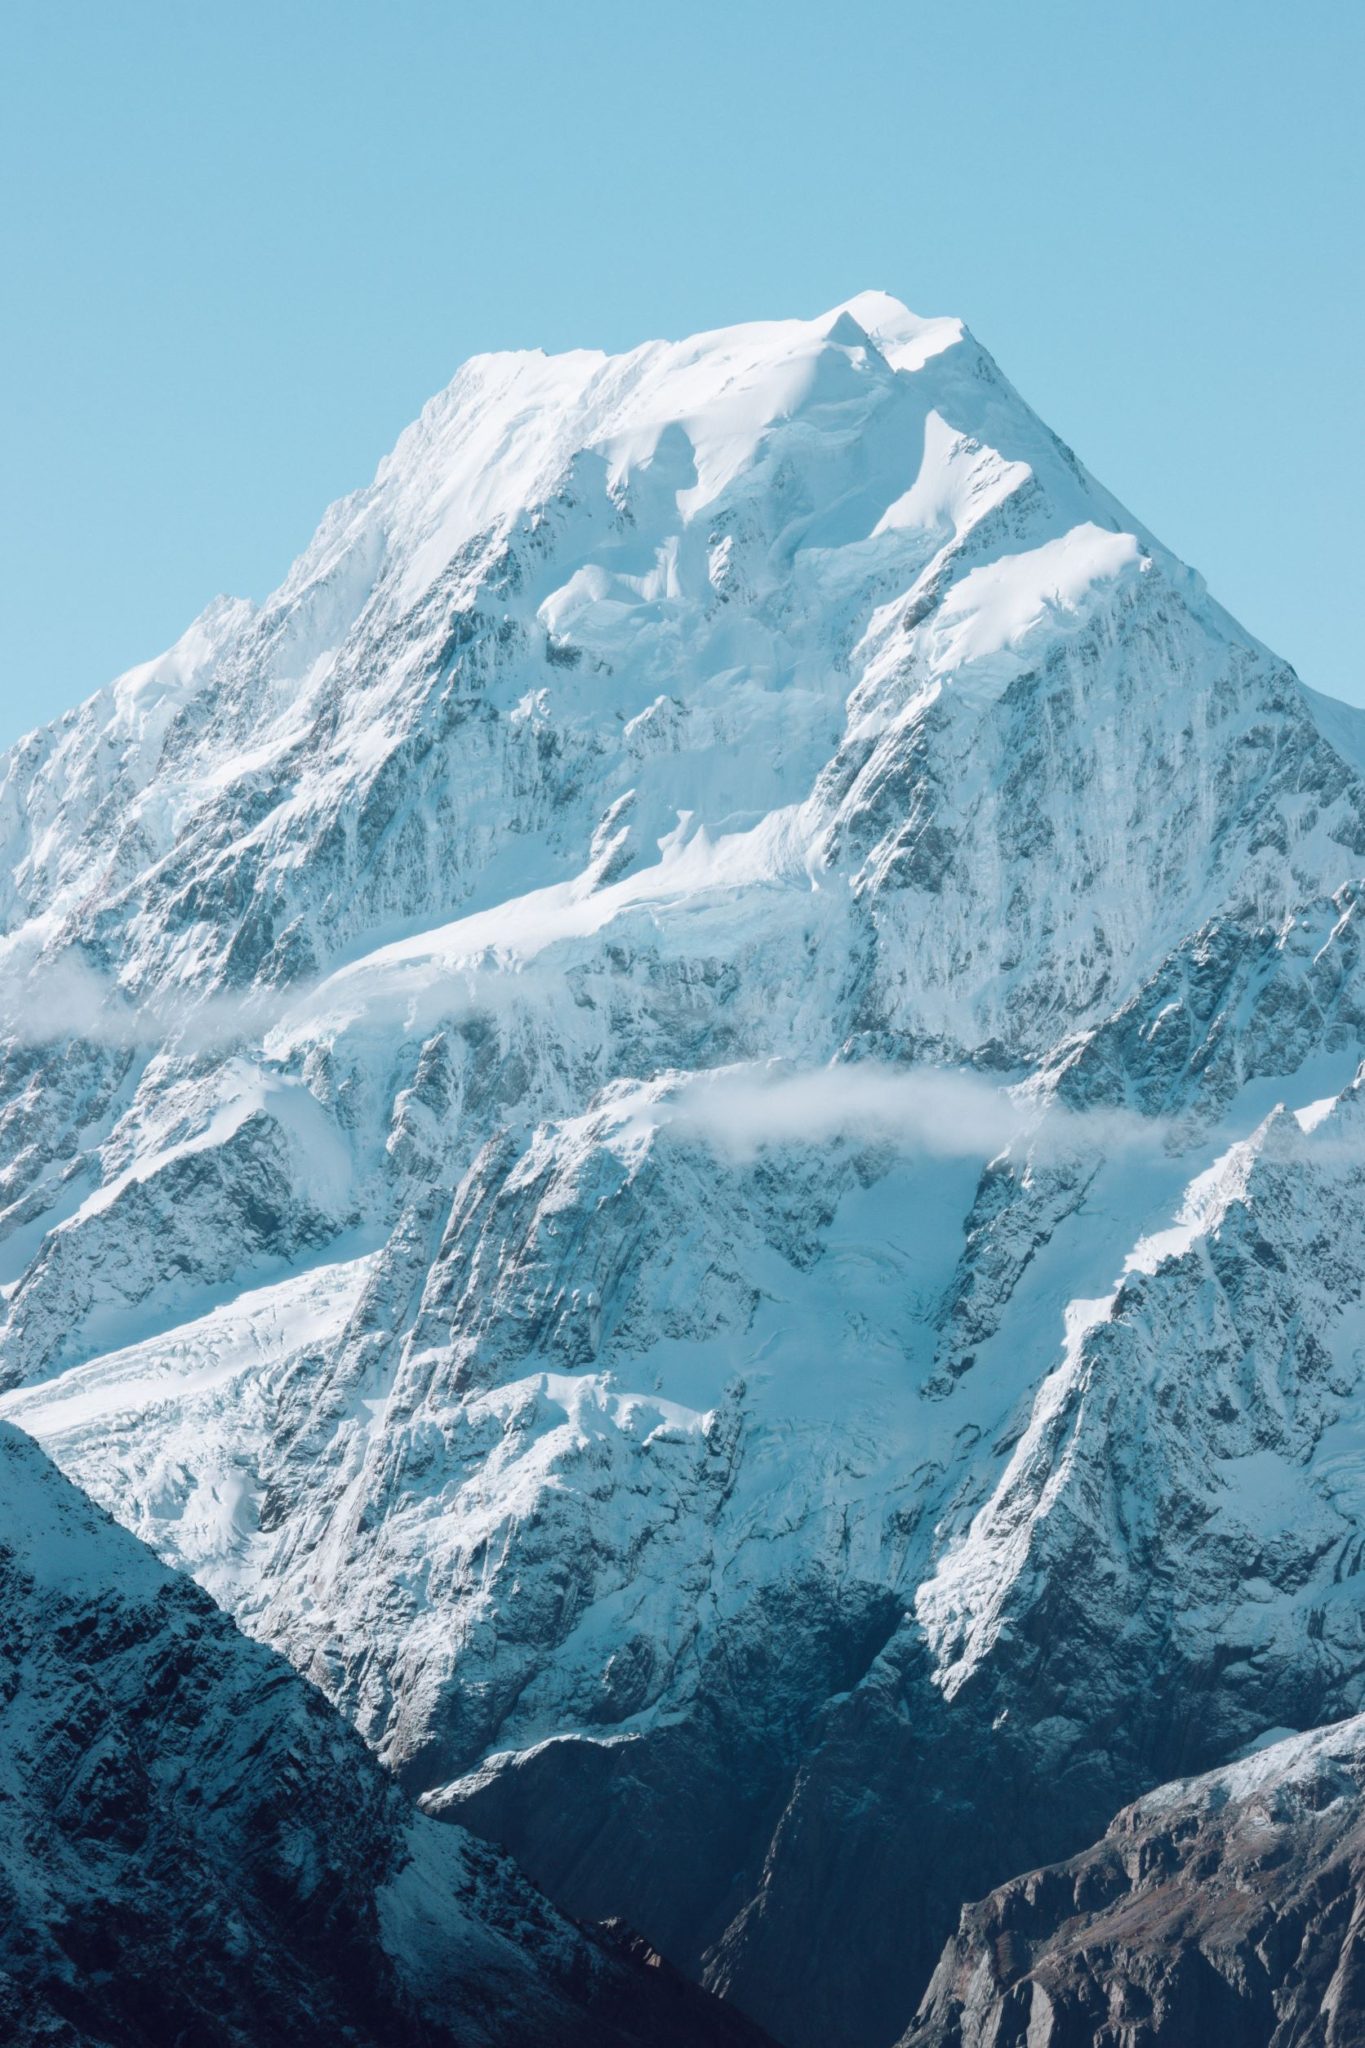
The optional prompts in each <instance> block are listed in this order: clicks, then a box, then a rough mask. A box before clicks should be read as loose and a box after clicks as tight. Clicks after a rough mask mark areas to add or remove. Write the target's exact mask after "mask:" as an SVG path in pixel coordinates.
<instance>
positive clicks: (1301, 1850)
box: [902, 1717, 1365, 2048]
mask: <svg viewBox="0 0 1365 2048" xmlns="http://www.w3.org/2000/svg"><path fill="white" fill-rule="evenodd" d="M1362 2042H1365V1717H1357V1718H1356V1719H1354V1720H1350V1721H1344V1722H1341V1723H1338V1724H1337V1725H1336V1726H1335V1727H1332V1728H1327V1729H1323V1730H1319V1731H1318V1732H1317V1733H1315V1734H1312V1735H1306V1736H1295V1737H1293V1738H1291V1739H1289V1740H1287V1741H1283V1742H1279V1743H1276V1744H1275V1745H1273V1746H1272V1747H1270V1748H1268V1749H1264V1750H1261V1751H1259V1752H1258V1753H1257V1754H1256V1755H1254V1756H1252V1757H1249V1758H1247V1759H1246V1760H1244V1761H1243V1762H1241V1763H1237V1764H1232V1765H1229V1766H1228V1767H1227V1768H1226V1769H1224V1770H1221V1771H1215V1772H1212V1773H1210V1774H1209V1775H1208V1776H1207V1777H1203V1778H1196V1779H1192V1780H1188V1781H1184V1782H1180V1783H1177V1784H1175V1785H1169V1786H1164V1787H1162V1788H1161V1790H1159V1791H1157V1792H1153V1793H1151V1794H1149V1795H1148V1797H1147V1798H1145V1799H1142V1800H1139V1801H1138V1802H1137V1804H1136V1805H1134V1806H1130V1807H1127V1808H1125V1810H1124V1811H1123V1812H1122V1813H1120V1814H1119V1815H1118V1817H1117V1818H1116V1819H1115V1821H1114V1822H1113V1824H1112V1825H1111V1827H1110V1828H1109V1831H1108V1833H1107V1834H1106V1835H1105V1837H1104V1839H1103V1841H1101V1842H1099V1843H1097V1844H1096V1846H1095V1847H1094V1848H1092V1849H1088V1850H1086V1851H1085V1852H1084V1854H1082V1855H1080V1856H1075V1857H1073V1858H1071V1859H1070V1861H1068V1862H1065V1863H1058V1864H1054V1865H1052V1866H1051V1867H1050V1868H1049V1869H1045V1870H1035V1871H1032V1872H1030V1873H1029V1874H1028V1875H1027V1876H1026V1877H1019V1878H1015V1879H1013V1880H1012V1881H1011V1882H1010V1883H1009V1884H1006V1885H1002V1886H1000V1888H999V1889H998V1890H997V1891H994V1892H992V1893H991V1894H990V1896H989V1897H988V1898H986V1899H984V1900H982V1901H981V1902H980V1904H978V1905H973V1906H968V1907H966V1908H964V1910H963V1914H962V1918H961V1922H960V1924H959V1927H958V1931H957V1933H956V1935H955V1936H954V1937H953V1939H952V1940H951V1941H950V1942H949V1943H948V1945H947V1947H946V1948H945V1950H944V1952H943V1956H942V1958H941V1960H940V1962H939V1966H938V1969H937V1970H936V1971H935V1973H934V1977H933V1980H932V1982H931V1984H930V1986H929V1990H928V1992H927V1993H926V1995H925V1998H924V2002H923V2004H922V2005H921V2007H920V2010H919V2012H918V2014H917V2015H916V2017H915V2020H914V2022H913V2023H912V2025H911V2027H910V2029H909V2031H908V2032H907V2033H906V2035H905V2036H904V2040H903V2043H902V2048H1196V2044H1197V2048H1309V2044H1312V2048H1359V2044H1360V2043H1362Z"/></svg>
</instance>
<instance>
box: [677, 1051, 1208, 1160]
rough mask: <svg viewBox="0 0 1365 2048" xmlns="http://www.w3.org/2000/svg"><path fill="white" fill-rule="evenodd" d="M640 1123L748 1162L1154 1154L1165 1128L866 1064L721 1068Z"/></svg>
mask: <svg viewBox="0 0 1365 2048" xmlns="http://www.w3.org/2000/svg"><path fill="white" fill-rule="evenodd" d="M641 1114H642V1115H643V1117H644V1119H645V1120H646V1121H648V1122H650V1123H653V1124H655V1125H657V1126H664V1127H667V1128H669V1129H672V1130H675V1131H677V1132H679V1133H680V1134H681V1135H683V1136H688V1137H696V1138H699V1139H701V1140H703V1141H704V1142H705V1143H707V1144H709V1145H711V1146H713V1147H714V1148H716V1149H718V1150H720V1151H723V1152H726V1153H728V1154H731V1155H733V1156H734V1157H737V1158H740V1159H744V1158H749V1157H752V1156H753V1155H754V1154H755V1153H758V1152H761V1151H762V1150H763V1149H764V1148H765V1147H768V1146H773V1145H790V1144H809V1145H820V1144H828V1143H830V1142H831V1141H832V1140H834V1139H836V1138H849V1139H853V1140H855V1141H859V1142H862V1143H866V1144H885V1145H891V1146H893V1147H894V1148H895V1149H896V1150H897V1151H900V1152H910V1153H924V1154H926V1155H929V1156H931V1157H935V1158H940V1159H974V1158H980V1159H991V1158H994V1157H995V1156H996V1155H997V1154H999V1153H1001V1152H1004V1151H1006V1150H1007V1149H1009V1148H1010V1147H1012V1146H1019V1145H1026V1146H1027V1148H1028V1150H1029V1152H1030V1153H1031V1155H1032V1156H1033V1157H1034V1158H1039V1157H1044V1158H1045V1157H1049V1156H1051V1157H1060V1156H1061V1155H1062V1154H1063V1153H1068V1152H1075V1151H1080V1150H1093V1151H1102V1152H1106V1153H1109V1152H1115V1151H1119V1150H1134V1149H1143V1150H1154V1149H1158V1148H1159V1147H1160V1146H1161V1145H1162V1143H1163V1142H1164V1140H1165V1139H1166V1137H1167V1136H1168V1135H1169V1132H1170V1129H1171V1126H1170V1125H1169V1124H1168V1123H1166V1122H1165V1121H1164V1120H1163V1119H1160V1118H1153V1117H1140V1116H1136V1115H1134V1114H1132V1113H1131V1112H1129V1111H1126V1110H1115V1109H1086V1110H1076V1109H1068V1108H1065V1107H1064V1106H1062V1105H1061V1104H1059V1103H1057V1102H1056V1101H1054V1100H1052V1099H1050V1098H1048V1097H1046V1096H1044V1095H1042V1094H1040V1093H1039V1092H1038V1091H1037V1089H1036V1088H1030V1087H1016V1088H1008V1087H1001V1086H998V1085H996V1084H995V1083H993V1082H991V1081H989V1080H987V1079H986V1078H985V1077H984V1076H982V1075H979V1074H974V1073H971V1072H968V1071H965V1070H962V1069H954V1068H943V1067H893V1066H887V1065H884V1064H880V1063H877V1062H873V1061H861V1062H859V1063H857V1064H855V1065H838V1066H824V1067H818V1068H813V1069H807V1070H804V1071H799V1072H793V1071H791V1070H790V1069H786V1070H783V1069H774V1068H766V1067H733V1068H726V1069H724V1070H722V1071H721V1072H719V1073H716V1074H713V1075H704V1076H697V1077H696V1078H694V1079H692V1080H689V1081H687V1082H685V1083H684V1084H683V1085H682V1087H681V1088H679V1089H678V1091H677V1092H676V1093H675V1094H673V1095H671V1096H667V1097H664V1098H662V1099H658V1100H655V1101H653V1102H652V1103H650V1104H649V1106H648V1107H647V1108H644V1109H643V1110H642V1112H641Z"/></svg>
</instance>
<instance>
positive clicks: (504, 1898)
mask: <svg viewBox="0 0 1365 2048" xmlns="http://www.w3.org/2000/svg"><path fill="white" fill-rule="evenodd" d="M0 1479H2V1480H3V1484H0V1588H2V1589H3V1613H4V1621H3V1644H2V1645H0V1736H2V1737H3V1740H2V1742H0V1747H2V1748H3V1764H0V1841H2V1843H3V1856H0V1866H2V1870H3V1875H2V1876H0V1883H2V1884H3V1890H4V1915H3V1922H4V1925H3V1933H0V2025H2V2026H3V2031H4V2035H5V2038H6V2040H10V2041H15V2042H20V2041H23V2042H38V2041H43V2042H52V2043H60V2044H67V2043H69V2044H71V2048H77V2044H82V2048H105V2044H107V2048H164V2044H165V2043H167V2042H169V2041H188V2040H194V2041H202V2042H204V2043H206V2044H207V2043H222V2044H225V2048H226V2044H242V2048H261V2044H263V2043H265V2042H268V2041H280V2040H286V2039H288V2040H294V2041H299V2042H303V2043H307V2044H312V2043H317V2044H319V2048H321V2044H323V2043H327V2044H329V2048H331V2044H334V2043H337V2042H346V2043H351V2044H357V2048H359V2044H366V2048H371V2044H372V2048H378V2044H380V2043H385V2044H393V2043H397V2042H407V2043H411V2044H412V2048H452V2044H453V2043H455V2042H457V2041H458V2042H459V2043H461V2044H465V2043H487V2044H489V2048H501V2044H503V2043H507V2044H508V2048H515V2044H522V2043H524V2044H526V2048H530V2044H532V2043H540V2042H544V2041H546V2040H549V2039H553V2040H555V2041H564V2042H581V2043H583V2044H584V2048H588V2044H589V2043H591V2044H593V2048H596V2044H597V2043H599V2042H612V2043H616V2044H618V2048H631V2044H639V2048H644V2044H646V2043H648V2044H650V2048H653V2044H654V2043H656V2042H661V2041H662V2042H675V2043H677V2044H678V2048H692V2044H694V2043H703V2042H714V2043H715V2044H716V2048H746V2044H754V2048H759V2044H760V2043H761V2039H762V2037H761V2036H760V2035H759V2033H758V2031H757V2029H754V2028H750V2027H749V2026H748V2025H747V2024H746V2023H745V2022H744V2021H742V2020H741V2019H740V2018H739V2017H738V2016H737V2015H733V2014H729V2013H727V2012H725V2011H724V2010H722V2009H721V2008H720V2007H719V2006H718V2005H717V2004H716V2002H715V2001H714V2000H712V1999H709V1998H707V1997H706V1996H705V1994H704V1993H701V1992H699V1991H698V1990H697V1989H696V1988H695V1987H693V1986H691V1985H688V1984H686V1983H684V1982H683V1981H681V1980H678V1979H675V1978H673V1977H672V1976H671V1975H670V1974H669V1973H668V1972H667V1970H663V1971H660V1970H658V1969H650V1968H648V1967H645V1966H644V1962H643V1961H642V1959H641V1958H640V1957H639V1956H638V1955H637V1954H635V1953H633V1947H634V1948H638V1946H639V1944H634V1945H632V1943H631V1942H630V1941H629V1940H625V1939H622V1938H620V1937H617V1936H612V1935H610V1934H608V1935H607V1936H605V1937H603V1938H599V1937H597V1936H594V1935H590V1934H587V1933H585V1932H584V1931H583V1930H582V1929H580V1928H578V1927H575V1926H573V1925H572V1924H571V1923H570V1922H568V1921H566V1920H564V1919H563V1918H562V1917H561V1916H560V1915H559V1914H557V1913H556V1912H555V1911H554V1910H553V1908H552V1907H551V1906H550V1905H549V1904H548V1902H547V1901H546V1900H544V1899H543V1898H541V1897H540V1896H539V1895H538V1894H537V1893H536V1892H535V1891H534V1890H533V1889H532V1888H531V1886H530V1885H528V1884H527V1883H526V1881H525V1879H524V1878H522V1877H521V1876H520V1874H519V1873H518V1872H517V1871H516V1870H514V1869H513V1867H512V1866H511V1865H510V1864H509V1863H507V1862H506V1861H505V1860H504V1859H502V1858H500V1857H498V1856H496V1855H495V1854H493V1853H492V1852H491V1851H490V1850H488V1849H487V1848H486V1847H485V1846H484V1845H483V1844H481V1843H478V1842H476V1841H475V1840H474V1839H473V1838H472V1837H471V1836H469V1835H467V1834H466V1833H465V1832H464V1830H463V1829H460V1828H446V1827H442V1826H440V1825H439V1824H438V1823H436V1822H435V1821H431V1820H426V1819H424V1818H423V1817H422V1816H421V1815H419V1814H416V1813H414V1812H413V1811H412V1810H411V1809H410V1807H409V1806H408V1804H407V1802H406V1801H405V1800H404V1799H403V1798H402V1796H401V1795H400V1794H399V1793H398V1792H397V1790H396V1788H395V1787H394V1785H393V1783H392V1780H391V1779H390V1778H389V1777H388V1776H387V1774H386V1773H385V1772H384V1771H383V1770H382V1769H381V1768H380V1767H379V1766H378V1765H377V1764H376V1763H375V1761H374V1759H373V1758H372V1757H371V1756H370V1755H369V1753H368V1752H367V1750H366V1749H365V1747H364V1745H363V1743H361V1742H360V1740H359V1738H358V1737H357V1736H356V1735H354V1733H353V1732H352V1731H351V1730H350V1729H348V1728H347V1727H345V1725H344V1724H343V1723H342V1722H341V1721H340V1720H339V1718H338V1717H337V1715H336V1713H335V1711H334V1710H333V1709H332V1708H331V1707H329V1706H328V1705H327V1703H326V1701H325V1700H324V1699H323V1698H322V1696H321V1695H320V1694H319V1693H317V1692H316V1691H315V1690H314V1689H313V1688H312V1687H311V1686H309V1685H306V1684H304V1683H303V1682H302V1681H301V1680H300V1679H299V1678H298V1677H297V1675H296V1674H295V1673H294V1672H293V1671H291V1670H290V1668H289V1666H288V1665H287V1664H286V1663H285V1662H284V1660H283V1659H282V1658H280V1657H279V1656H277V1655H276V1654H275V1653H273V1652H272V1651H269V1650H267V1649H265V1648H264V1647H262V1646H261V1645H258V1644H254V1643H251V1642H248V1641H247V1640H246V1639H245V1638H244V1637H243V1636H241V1635H240V1634H239V1633H238V1631H237V1629H236V1628H235V1627H234V1626H233V1624H232V1623H231V1622H230V1621H229V1620H228V1619H227V1618H226V1617H225V1616H224V1615H223V1614H222V1613H221V1612H220V1611H219V1610H218V1609H217V1608H215V1607H214V1605H213V1603H212V1601H210V1600H209V1599H208V1598H207V1597H206V1596H205V1595H204V1594H203V1593H201V1592H200V1591H199V1589H198V1588H197V1587H196V1586H194V1585H193V1584H191V1582H190V1581H189V1580H188V1579H186V1578H185V1577H183V1576H182V1575H179V1574H175V1573H172V1572H170V1571H168V1570H167V1569H166V1568H165V1566H163V1565H160V1564H158V1562H157V1561H156V1559H155V1558H153V1557H152V1555H151V1553H150V1552H149V1551H147V1550H146V1549H145V1548H144V1546H143V1545H141V1544H140V1543H138V1542H137V1541H136V1540H135V1539H134V1538H133V1537H131V1536H129V1535H128V1534H127V1533H126V1532H125V1531H124V1530H122V1529H120V1528H118V1527H116V1526H115V1525H114V1524H113V1523H111V1522H110V1521H109V1520H108V1518H107V1517H106V1516H105V1515H104V1514H103V1512H102V1511H101V1510H100V1509H98V1508H95V1507H94V1506H93V1505H92V1504H91V1503H90V1502H89V1501H88V1500H86V1499H85V1497H84V1496H83V1495H82V1494H80V1493H78V1492H77V1490H76V1489H75V1488H74V1487H73V1486H71V1485H70V1483H69V1482H68V1481H66V1480H65V1479H63V1478H62V1477H61V1475H60V1474H59V1473H58V1472H57V1471H56V1470H55V1469H54V1467H53V1466H52V1465H51V1464H50V1463H49V1462H48V1460H47V1458H46V1457H45V1456H44V1455H43V1453H42V1452H41V1451H40V1450H39V1449H38V1447H37V1446H36V1445H35V1444H33V1443H32V1442H31V1441H30V1440H29V1439H28V1438H26V1437H24V1436H22V1435H21V1434H20V1433H19V1432H18V1431H17V1430H15V1429H13V1428H11V1427H10V1426H9V1425H7V1424H5V1425H0ZM653 1960H654V1961H655V1962H656V1963H657V1960H658V1959H657V1958H654V1959H653Z"/></svg>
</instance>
